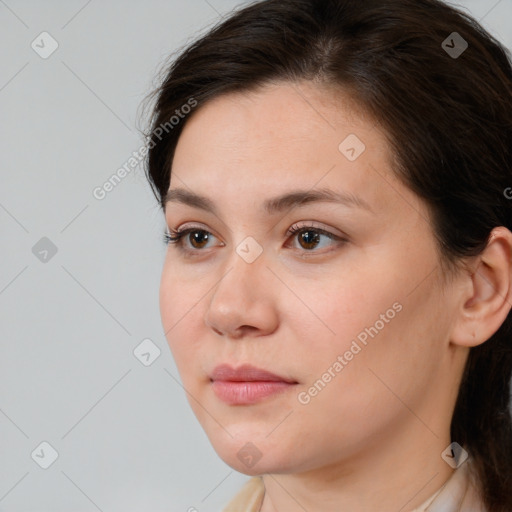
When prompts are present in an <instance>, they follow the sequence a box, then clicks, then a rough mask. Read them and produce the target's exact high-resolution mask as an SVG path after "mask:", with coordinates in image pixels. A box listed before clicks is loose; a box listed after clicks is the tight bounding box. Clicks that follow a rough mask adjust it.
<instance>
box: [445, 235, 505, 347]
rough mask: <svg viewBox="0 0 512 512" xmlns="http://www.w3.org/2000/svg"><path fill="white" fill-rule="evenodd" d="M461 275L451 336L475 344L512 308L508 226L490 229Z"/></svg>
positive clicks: (492, 331) (466, 345)
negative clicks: (483, 247)
mask: <svg viewBox="0 0 512 512" xmlns="http://www.w3.org/2000/svg"><path fill="white" fill-rule="evenodd" d="M464 279H466V280H467V281H466V282H465V283H464V285H463V286H462V290H463V293H462V295H461V297H460V300H461V303H460V309H459V311H458V313H459V315H458V318H457V320H456V321H455V323H454V326H453V330H452V335H451V338H450V339H451V342H452V343H454V344H456V345H461V346H465V347H474V346H477V345H480V344H481V343H483V342H485V341H487V340H488V339H489V338H490V337H491V336H492V335H493V334H494V333H495V332H496V331H497V330H498V329H499V328H500V326H501V324H502V323H503V322H504V321H505V319H506V318H507V315H508V313H509V311H510V309H511V308H512V233H511V232H510V231H509V230H508V229H507V228H505V227H504V226H500V227H497V228H494V229H493V230H492V232H491V235H490V237H489V242H488V243H487V247H486V248H485V250H484V251H483V252H482V253H481V254H480V255H479V256H478V257H477V258H475V264H474V266H473V268H472V271H470V272H469V275H467V276H465V277H464Z"/></svg>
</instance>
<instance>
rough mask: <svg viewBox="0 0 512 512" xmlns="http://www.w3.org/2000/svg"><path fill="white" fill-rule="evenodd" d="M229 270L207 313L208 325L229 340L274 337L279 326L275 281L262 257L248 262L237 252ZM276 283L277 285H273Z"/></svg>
mask: <svg viewBox="0 0 512 512" xmlns="http://www.w3.org/2000/svg"><path fill="white" fill-rule="evenodd" d="M230 263H231V264H230V265H228V270H227V271H226V272H225V273H224V275H223V277H222V278H221V279H220V281H219V282H218V284H217V285H216V286H215V287H214V289H213V292H212V295H211V299H210V302H209V304H208V308H207V310H206V313H205V317H204V321H205V324H206V325H207V326H208V327H209V328H210V329H212V330H213V331H214V332H215V333H216V334H218V335H221V336H225V337H227V338H232V339H239V338H242V337H247V336H250V337H258V336H264V335H268V334H271V333H272V332H274V331H275V330H276V329H277V326H278V320H279V317H278V311H277V307H276V306H277V305H276V298H277V297H276V295H275V294H274V293H273V286H274V285H270V284H269V283H271V282H272V283H273V282H274V280H272V279H270V278H271V277H272V273H271V272H270V270H269V269H268V268H267V266H266V262H265V259H264V257H263V255H261V256H260V257H259V258H258V259H257V260H256V261H254V262H252V263H247V262H246V261H244V259H242V258H241V257H240V256H238V254H236V253H234V255H233V258H232V259H231V260H230ZM274 284H275V283H274Z"/></svg>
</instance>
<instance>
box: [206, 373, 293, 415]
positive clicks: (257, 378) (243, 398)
mask: <svg viewBox="0 0 512 512" xmlns="http://www.w3.org/2000/svg"><path fill="white" fill-rule="evenodd" d="M210 379H211V381H212V389H213V391H214V393H215V394H216V395H217V397H218V398H219V399H220V400H222V401H223V402H226V403H228V404H230V405H249V404H254V403H257V402H260V401H262V400H264V399H265V398H269V397H271V396H273V395H276V394H278V393H281V392H283V391H287V390H289V389H291V388H292V387H293V386H294V385H295V384H297V381H294V380H292V379H289V378H286V377H283V376H280V375H276V374H275V373H272V372H269V371H267V370H262V369H261V368H256V367H254V366H251V365H242V366H239V367H238V368H232V367H231V366H229V365H227V364H221V365H219V366H217V367H216V368H215V369H214V370H213V372H212V373H211V375H210Z"/></svg>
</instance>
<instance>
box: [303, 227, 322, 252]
mask: <svg viewBox="0 0 512 512" xmlns="http://www.w3.org/2000/svg"><path fill="white" fill-rule="evenodd" d="M319 242H320V234H319V233H317V232H316V231H302V232H301V233H299V243H300V245H301V247H302V248H303V249H314V248H315V247H316V246H317V245H318V243H319Z"/></svg>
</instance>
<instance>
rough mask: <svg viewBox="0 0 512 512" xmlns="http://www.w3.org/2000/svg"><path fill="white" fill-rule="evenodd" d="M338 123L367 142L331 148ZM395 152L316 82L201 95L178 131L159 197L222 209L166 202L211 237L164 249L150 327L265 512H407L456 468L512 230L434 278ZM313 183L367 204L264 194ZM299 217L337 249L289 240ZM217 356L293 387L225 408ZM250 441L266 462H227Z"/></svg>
mask: <svg viewBox="0 0 512 512" xmlns="http://www.w3.org/2000/svg"><path fill="white" fill-rule="evenodd" d="M349 134H355V135H357V137H358V138H359V139H360V140H361V141H363V143H364V144H365V150H364V151H363V152H362V153H361V154H360V156H358V157H357V158H356V159H355V160H354V161H350V160H349V159H347V158H346V156H345V155H344V154H343V153H342V151H340V150H339V145H340V143H342V141H344V140H345V139H346V137H347V136H348V135H349ZM391 161H392V160H391V155H390V153H389V149H388V145H387V141H386V138H385V134H384V133H383V132H382V131H381V130H380V128H379V127H378V126H376V124H375V123H374V122H373V121H372V120H371V119H369V118H368V117H367V116H365V115H363V114H362V113H361V112H358V110H357V109H355V108H354V105H353V104H352V103H351V102H350V101H349V99H348V98H347V97H345V96H344V95H343V94H342V93H340V92H339V91H338V92H334V91H333V90H329V89H326V88H324V87H321V86H319V85H318V84H313V83H310V82H301V83H295V84H290V83H279V84H272V85H267V86H265V87H264V88H262V89H260V90H258V91H256V92H251V93H244V94H240V93H232V94H227V95H224V96H221V97H219V98H216V99H214V100H211V101H210V102H208V103H207V104H206V105H204V106H203V107H201V108H199V109H198V110H197V111H195V112H194V114H193V115H192V116H191V117H190V118H189V119H188V120H187V122H186V125H185V127H184V130H183V133H182V135H181V137H180V139H179V142H178V145H177V148H176V152H175V157H174V162H173V167H172V177H171V183H170V190H175V189H185V190H186V191H189V192H194V193H196V194H201V195H203V196H206V197H207V198H209V199H210V200H211V201H212V202H213V203H214V205H215V208H216V212H215V213H211V212H207V211H205V210H203V209H201V208H197V207H194V206H192V205H188V204H183V203H182V202H179V201H171V202H169V203H167V205H166V211H165V215H166V222H167V225H168V228H169V229H170V230H176V229H178V228H180V227H195V228H197V229H202V230H206V231H208V232H209V233H210V235H209V239H208V240H207V242H206V244H205V245H204V244H203V245H204V246H201V245H200V246H199V248H195V247H194V245H192V241H193V239H192V240H191V238H190V237H189V236H184V237H183V238H182V240H181V242H182V245H181V246H180V245H179V244H177V245H176V244H172V245H170V246H169V248H168V250H167V255H166V258H165V263H164V268H163V273H162V281H161V289H160V304H161V316H162V322H163V326H164V329H165V332H166V336H167V339H168V342H169V346H170V348H171V350H172V353H173V356H174V358H175V361H176V364H177V367H178V370H179V372H180V377H181V379H182V382H183V385H184V387H185V389H186V390H187V392H188V398H189V402H190V405H191V407H192V409H193V410H194V413H195V414H196V416H197V418H198V420H199V422H200V423H201V425H202V427H203V428H204V430H205V432H206V434H207V435H208V437H209V439H210V441H211V443H212V445H213V447H214V448H215V450H216V451H217V453H218V454H219V456H220V457H221V458H222V459H223V460H224V461H225V462H226V463H227V464H229V465H230V466H232V467H233V468H235V469H236V470H238V471H240V472H243V473H246V474H248V475H256V474H263V475H264V477H263V480H264V484H265V489H266V493H265V498H264V502H263V505H262V511H263V512H272V511H277V510H279V511H284V510H286V511H287V512H294V511H296V510H297V511H299V510H300V511H303V510H304V509H306V510H308V511H309V512H314V511H317V510H318V511H319V510H322V511H323V512H329V511H337V512H339V510H351V511H353V512H358V511H368V510H379V511H381V512H387V511H395V512H396V511H397V510H402V511H407V510H412V509H414V508H415V507H416V506H418V505H419V504H421V503H422V502H423V501H425V500H426V499H427V498H428V497H429V496H430V495H431V494H432V493H433V492H435V491H436V490H437V489H439V488H440V486H441V485H443V484H444V483H445V482H446V480H447V479H448V478H449V477H450V476H451V474H452V472H453V470H452V468H451V467H450V466H449V465H448V464H446V463H445V462H444V461H443V459H442V458H441V453H442V452H443V450H444V449H445V448H446V447H447V446H448V445H449V444H450V442H451V441H452V440H451V439H450V435H449V426H450V420H451V416H452V412H453V407H454V404H455V400H456V396H457V391H458V386H459V383H460V378H461V375H462V371H463V367H464V363H465V361H466V358H467V355H468V351H469V347H471V346H474V345H477V344H479V343H482V342H484V341H485V340H487V339H488V338H489V337H490V336H491V335H492V334H493V333H494V332H495V331H496V330H497V329H498V327H499V326H500V325H501V323H502V322H503V321H504V319H505V318H506V315H507V313H508V311H509V310H510V302H511V296H510V275H511V271H510V260H511V258H510V254H511V251H510V247H511V245H512V244H511V238H512V235H511V234H510V232H509V231H508V230H506V229H505V228H496V229H495V232H496V233H495V237H494V239H493V241H492V242H491V243H490V245H489V247H488V248H487V250H486V251H485V252H484V254H483V255H482V256H481V257H479V258H474V259H473V260H471V261H470V262H469V265H470V269H472V270H471V271H468V272H460V273H459V274H458V275H457V276H455V277H454V278H453V280H451V281H450V282H449V283H445V282H444V281H443V279H442V277H443V276H442V274H441V268H440V265H439V260H438V253H437V251H436V245H435V239H434V236H433V234H432V229H431V224H430V221H429V212H428V210H427V207H426V205H425V204H424V203H423V201H422V200H420V198H418V197H417V196H416V195H415V194H414V193H413V192H411V191H410V190H409V189H408V188H406V187H405V186H404V185H403V184H402V183H401V182H399V181H398V180H397V179H396V178H395V177H394V175H393V173H392V167H391V165H392V164H391ZM320 188H322V189H330V190H333V191H337V192H340V191H344V192H348V193H351V194H354V195H356V196H358V197H359V198H361V199H362V200H364V201H365V202H366V203H368V205H369V206H370V208H371V210H372V211H368V210H365V209H362V208H358V207H349V206H346V205H343V204H340V203H334V202H325V201H324V202H309V203H306V204H303V205H300V206H295V207H288V208H286V209H285V210H283V211H279V212H274V213H272V214H270V213H268V212H266V211H265V210H264V209H263V206H262V205H263V202H264V201H266V200H268V199H269V198H273V197H276V196H279V195H281V194H285V193H289V192H291V191H296V190H306V191H311V190H312V189H313V190H317V189H320ZM294 225H298V226H300V227H304V226H311V225H313V226H314V228H321V229H324V230H326V231H328V232H330V233H332V234H333V235H337V236H339V237H340V238H343V239H344V240H345V242H339V241H337V240H335V239H329V238H328V237H326V236H325V235H320V239H319V245H318V246H317V247H316V248H313V249H311V248H309V247H310V246H308V245H306V248H304V245H301V235H300V233H299V234H295V235H290V234H288V233H287V232H288V229H289V228H290V227H291V226H294ZM248 236H250V237H252V238H254V240H256V241H257V242H258V244H259V245H260V246H261V248H262V250H263V252H262V253H261V254H260V255H259V256H258V258H257V259H256V260H255V261H254V262H252V263H247V262H246V261H245V260H244V259H243V258H242V257H241V256H240V255H239V253H237V251H236V249H237V246H239V244H240V243H241V242H242V241H244V239H246V237H248ZM302 243H303V244H304V242H302ZM180 247H182V249H180ZM183 249H188V252H185V251H184V250H183ZM251 250H252V249H251ZM475 270H477V271H476V272H475ZM393 304H395V305H396V304H399V306H400V311H399V312H396V314H395V315H393V318H392V319H389V317H386V318H387V320H388V321H387V322H384V326H383V328H381V329H378V333H377V334H376V335H374V336H373V337H370V336H368V339H367V344H366V345H363V344H361V343H359V345H360V347H361V350H360V351H359V352H357V354H355V355H354V356H353V358H352V359H351V360H350V361H347V360H346V359H344V360H345V362H346V363H347V364H346V365H343V369H342V370H341V371H339V372H334V374H335V377H332V375H331V379H330V381H329V382H328V383H327V384H326V385H325V387H323V389H322V390H321V391H320V392H318V393H317V394H316V395H315V396H313V397H310V400H309V402H308V403H307V404H304V403H301V402H300V401H299V400H298V395H299V393H301V392H302V393H303V394H302V396H304V393H307V392H308V389H310V387H311V386H312V385H313V384H314V382H315V381H318V379H321V378H322V375H323V374H325V372H326V371H327V369H328V368H330V367H331V368H332V367H333V363H335V361H337V360H338V359H337V358H338V356H340V355H342V356H343V354H345V353H346V351H347V350H349V349H350V347H351V344H352V342H353V340H355V339H356V337H357V336H358V335H359V334H360V333H361V332H362V331H364V330H365V328H369V327H370V326H375V325H377V324H376V322H377V320H379V319H382V316H381V315H384V316H386V311H388V310H390V309H393ZM395 307H397V306H395ZM381 323H382V322H381ZM378 325H379V326H380V325H381V324H380V323H379V324H378ZM338 361H339V360H338ZM221 363H227V364H230V365H231V366H233V367H237V366H239V365H241V364H245V363H249V364H252V365H254V366H256V367H259V368H263V369H266V370H267V371H270V372H273V373H276V374H278V375H281V376H284V377H287V378H289V379H293V380H294V381H296V382H297V384H295V385H294V386H293V387H289V388H288V390H287V391H285V392H283V393H280V394H277V395H273V396H271V397H269V398H266V399H264V400H262V401H260V402H259V403H256V404H253V405H228V404H226V403H224V402H222V401H221V400H219V399H218V398H217V396H216V395H215V394H214V393H213V391H212V386H211V381H210V378H209V374H210V372H211V371H212V370H213V368H214V367H215V366H216V365H218V364H221ZM331 373H333V371H332V370H331ZM326 379H327V378H326ZM453 441H456V440H453ZM246 443H252V445H251V448H247V447H246V448H245V450H246V451H247V450H252V453H253V454H256V455H255V458H258V457H259V456H260V457H261V458H259V460H258V461H257V462H256V464H254V465H252V466H251V467H249V466H248V465H247V464H246V463H244V461H243V459H242V460H241V458H239V457H238V456H237V454H238V452H239V450H240V449H241V448H242V447H244V445H246ZM254 447H256V448H257V451H256V450H255V449H254ZM258 454H260V455H258Z"/></svg>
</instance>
